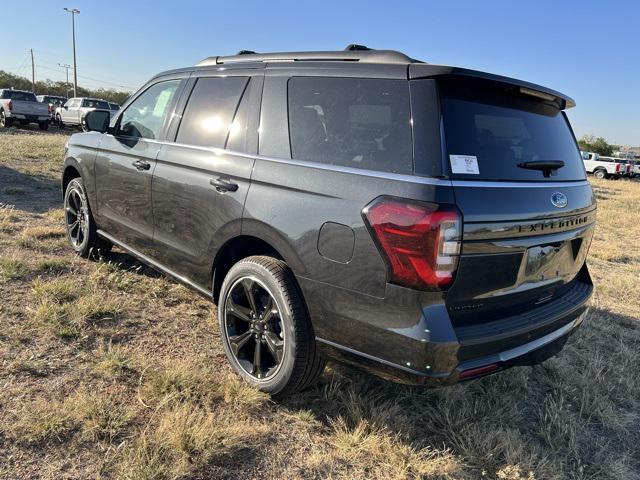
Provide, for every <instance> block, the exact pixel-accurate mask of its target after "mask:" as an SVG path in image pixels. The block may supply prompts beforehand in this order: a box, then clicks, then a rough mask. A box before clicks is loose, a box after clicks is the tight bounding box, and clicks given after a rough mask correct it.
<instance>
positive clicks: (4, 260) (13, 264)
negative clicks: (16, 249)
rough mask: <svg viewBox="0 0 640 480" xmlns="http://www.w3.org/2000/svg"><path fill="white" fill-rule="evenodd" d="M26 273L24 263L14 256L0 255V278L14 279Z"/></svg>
mask: <svg viewBox="0 0 640 480" xmlns="http://www.w3.org/2000/svg"><path fill="white" fill-rule="evenodd" d="M26 274H27V267H26V265H25V263H24V262H23V261H22V260H20V259H18V258H15V257H0V280H4V281H8V280H15V279H18V278H21V277H23V276H24V275H26Z"/></svg>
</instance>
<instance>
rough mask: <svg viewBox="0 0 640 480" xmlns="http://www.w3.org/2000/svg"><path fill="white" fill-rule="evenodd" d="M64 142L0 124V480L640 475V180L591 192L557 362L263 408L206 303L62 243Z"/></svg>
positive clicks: (119, 256) (334, 380)
mask: <svg viewBox="0 0 640 480" xmlns="http://www.w3.org/2000/svg"><path fill="white" fill-rule="evenodd" d="M69 133H70V132H68V131H67V132H62V133H60V132H57V131H51V132H47V133H42V132H38V131H34V130H17V129H10V130H8V131H6V130H5V131H2V132H0V478H2V479H36V478H38V479H57V480H58V479H71V478H73V479H87V478H109V479H136V480H138V479H140V480H141V479H172V478H189V479H205V478H216V479H217V478H228V479H237V478H243V479H244V478H246V479H254V478H255V479H258V478H277V479H296V478H331V479H339V478H344V479H384V480H390V479H414V478H415V479H417V478H446V479H476V478H478V479H480V478H482V479H484V478H491V479H492V478H497V479H514V480H520V479H527V480H533V479H565V478H569V479H638V478H640V448H638V445H640V386H639V385H640V383H639V379H640V368H638V367H639V366H640V320H639V318H640V289H639V286H640V242H638V238H639V237H640V182H635V181H628V180H619V181H607V180H603V181H593V185H594V188H595V191H596V195H597V197H598V202H599V206H598V208H599V210H598V221H599V224H598V227H597V230H596V234H595V237H594V241H593V244H592V247H591V252H590V257H589V266H590V269H591V273H592V276H593V278H594V282H595V283H596V286H597V292H596V294H595V296H594V299H593V301H592V308H591V311H590V313H589V315H588V317H587V319H586V322H585V324H584V325H583V327H582V328H581V329H580V331H579V332H578V333H577V334H576V335H574V336H573V337H572V338H571V339H570V341H569V343H568V344H567V346H566V348H565V349H564V351H563V352H562V353H561V354H560V356H558V357H556V358H553V359H551V360H549V361H547V362H545V363H544V364H542V365H538V366H535V367H521V368H516V369H511V370H509V371H506V372H503V373H501V374H499V375H495V376H491V377H487V378H484V379H481V380H478V381H473V382H470V383H466V384H464V385H457V386H454V387H449V388H443V389H435V390H426V389H422V388H414V387H407V386H400V385H395V384H392V383H388V382H385V381H383V380H379V379H377V378H374V377H371V376H369V375H367V374H363V373H359V372H357V371H354V370H351V369H347V368H344V367H340V366H337V365H330V366H329V368H328V369H327V371H326V372H325V374H324V376H323V378H322V381H321V382H320V384H319V385H318V386H316V387H315V388H313V389H311V390H309V391H307V392H304V393H302V394H299V395H297V396H295V397H293V398H290V399H289V400H287V401H284V402H280V403H275V402H273V401H271V400H270V399H269V398H267V397H265V396H264V395H262V394H260V393H258V392H255V391H253V390H251V389H250V388H248V387H246V386H244V385H243V384H242V383H240V382H239V381H238V380H237V379H236V377H235V376H234V375H233V374H232V373H231V370H230V369H229V367H228V366H227V364H226V361H225V358H224V354H223V351H222V347H221V345H220V341H219V340H220V339H219V334H218V331H217V327H216V319H215V312H214V310H213V307H212V305H211V304H210V303H208V302H207V301H206V300H204V299H202V298H201V297H199V296H198V295H196V294H194V293H192V292H190V291H189V290H187V289H185V288H184V287H182V286H179V285H177V284H175V283H173V282H172V281H170V280H168V279H166V278H164V277H163V276H161V275H159V274H157V273H155V272H154V271H153V270H150V269H148V268H146V267H144V266H143V265H141V264H140V263H138V262H137V261H135V260H134V259H133V258H131V257H130V256H128V255H126V254H125V253H123V252H122V251H117V250H116V251H114V252H113V253H112V254H111V255H110V256H109V257H108V258H107V259H105V260H103V261H100V262H91V261H87V260H83V259H80V258H77V257H76V256H74V255H73V254H72V252H71V250H70V249H69V248H67V246H66V239H65V236H64V229H63V224H62V220H63V214H62V209H61V193H60V191H59V178H60V173H61V165H62V156H63V146H64V143H65V141H66V139H67V135H68V134H69Z"/></svg>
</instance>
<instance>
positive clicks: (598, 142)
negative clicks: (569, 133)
mask: <svg viewBox="0 0 640 480" xmlns="http://www.w3.org/2000/svg"><path fill="white" fill-rule="evenodd" d="M578 145H580V150H582V151H584V152H594V153H599V154H600V155H602V156H604V157H609V156H611V154H612V153H613V152H614V151H615V150H619V149H620V147H619V146H618V145H612V144H610V143H608V142H607V141H606V140H605V139H604V138H602V137H595V136H594V135H585V136H583V137H582V138H581V139H580V140H578Z"/></svg>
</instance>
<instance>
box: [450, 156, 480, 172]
mask: <svg viewBox="0 0 640 480" xmlns="http://www.w3.org/2000/svg"><path fill="white" fill-rule="evenodd" d="M449 162H451V173H466V174H468V175H480V169H479V168H478V157H476V156H475V155H449Z"/></svg>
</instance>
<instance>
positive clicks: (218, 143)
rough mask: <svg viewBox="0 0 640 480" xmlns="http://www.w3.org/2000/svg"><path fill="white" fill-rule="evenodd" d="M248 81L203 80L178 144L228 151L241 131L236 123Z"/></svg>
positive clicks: (192, 99) (187, 111) (185, 117)
mask: <svg viewBox="0 0 640 480" xmlns="http://www.w3.org/2000/svg"><path fill="white" fill-rule="evenodd" d="M247 81H248V78H247V77H206V78H199V79H198V81H197V82H196V85H195V86H194V87H193V91H192V92H191V96H190V97H189V102H188V103H187V107H186V109H185V111H184V115H183V116H182V121H181V122H180V128H179V130H178V136H177V137H176V142H178V143H184V144H187V145H199V146H203V147H214V148H224V147H225V144H226V142H227V138H228V137H230V136H234V135H235V134H237V133H238V130H239V129H240V128H241V127H240V125H239V124H238V123H236V122H235V121H234V117H235V116H236V109H237V107H238V103H239V102H240V97H241V96H242V92H243V91H244V89H245V87H246V85H247Z"/></svg>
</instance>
